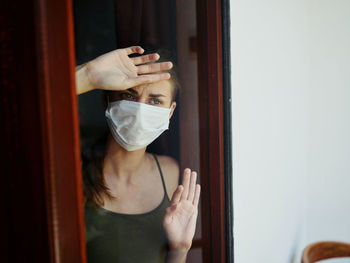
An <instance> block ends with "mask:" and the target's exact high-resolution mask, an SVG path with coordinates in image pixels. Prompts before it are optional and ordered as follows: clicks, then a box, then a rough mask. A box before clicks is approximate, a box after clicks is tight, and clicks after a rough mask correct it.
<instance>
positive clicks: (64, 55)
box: [38, 0, 86, 262]
mask: <svg viewBox="0 0 350 263" xmlns="http://www.w3.org/2000/svg"><path fill="white" fill-rule="evenodd" d="M38 14H39V23H38V24H39V31H40V33H39V34H38V38H39V40H40V42H39V43H40V44H39V45H40V48H41V50H42V53H41V54H42V56H41V57H40V65H42V68H41V69H42V73H43V74H42V76H43V79H42V82H41V84H42V86H41V89H40V90H41V103H42V104H41V114H42V119H43V124H44V125H45V127H43V130H44V131H45V132H46V133H45V136H46V140H47V142H46V144H45V145H46V148H45V156H47V158H46V160H45V161H46V162H45V165H46V166H45V168H46V172H47V173H48V174H49V176H48V178H47V180H46V185H47V206H48V218H49V223H50V234H51V238H50V241H51V248H52V249H53V251H52V254H53V255H54V261H55V262H85V261H86V252H85V229H84V217H83V194H82V176H81V167H80V166H81V161H80V144H79V128H78V127H79V124H78V110H77V95H76V91H75V78H74V76H75V54H74V38H73V17H72V15H73V10H72V3H71V1H70V0H52V1H44V0H40V3H39V8H38Z"/></svg>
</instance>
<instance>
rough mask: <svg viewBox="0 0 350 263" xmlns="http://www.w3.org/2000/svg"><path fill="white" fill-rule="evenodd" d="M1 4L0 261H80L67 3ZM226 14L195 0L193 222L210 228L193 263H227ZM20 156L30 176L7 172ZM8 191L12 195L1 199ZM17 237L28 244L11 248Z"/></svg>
mask: <svg viewBox="0 0 350 263" xmlns="http://www.w3.org/2000/svg"><path fill="white" fill-rule="evenodd" d="M3 3H4V5H5V8H3V9H2V10H3V11H1V12H2V13H1V16H0V18H1V19H2V22H3V23H2V28H1V32H2V33H3V34H2V39H1V40H2V42H1V43H2V45H3V47H4V49H3V50H2V52H1V58H2V59H5V60H4V61H6V63H7V64H4V63H3V64H1V68H2V73H1V78H2V81H3V82H2V83H3V89H2V91H1V96H2V99H3V102H4V103H2V105H1V113H2V114H1V117H2V120H3V121H4V123H5V125H4V126H2V128H1V131H4V132H5V133H6V136H5V137H3V138H2V139H3V140H2V143H3V145H4V148H3V152H2V155H3V156H2V157H3V158H2V162H3V165H4V167H5V174H8V173H11V177H9V179H8V178H7V179H6V180H5V184H4V186H3V187H2V190H3V193H2V194H3V195H4V197H7V198H8V199H9V200H8V202H7V204H8V205H7V208H6V209H5V210H4V211H5V213H6V215H5V216H4V217H3V218H5V225H6V226H7V228H6V229H7V230H6V231H7V234H8V235H7V236H8V238H7V239H6V241H7V242H6V246H4V247H5V249H7V252H5V253H4V254H3V255H4V257H5V262H6V261H7V260H6V259H8V260H9V259H11V260H9V261H11V262H24V261H23V258H21V257H17V256H14V255H13V254H12V252H14V250H13V249H12V248H13V247H14V246H15V247H16V250H18V249H19V250H24V251H27V255H26V258H27V259H28V260H29V261H35V262H57V263H59V262H65V263H66V262H74V263H76V262H82V263H85V262H86V251H85V229H84V214H83V210H84V209H83V192H82V176H81V160H80V145H79V140H80V139H79V121H78V109H77V96H76V92H75V83H74V82H75V53H74V32H73V28H74V27H73V10H72V6H73V5H72V0H50V1H45V0H32V1H25V4H23V3H22V2H21V4H19V1H18V3H15V1H14V0H12V1H11V0H5V1H4V2H3ZM227 9H228V0H207V1H202V0H197V25H201V26H198V32H197V41H198V43H199V45H198V76H199V77H198V85H199V87H200V89H199V104H200V108H199V111H200V116H201V117H200V124H199V125H200V149H201V156H200V162H201V167H200V170H201V184H202V189H203V192H205V193H206V194H204V195H202V197H203V198H202V225H208V226H210V227H209V228H208V229H205V230H204V229H203V230H204V231H202V234H203V238H202V244H201V246H202V247H203V256H204V261H203V262H233V258H232V249H233V247H232V245H233V239H232V232H231V231H232V202H231V201H232V194H231V190H230V189H231V186H230V184H231V179H230V178H231V160H232V159H231V145H230V142H231V139H230V137H231V133H230V132H231V130H230V118H231V114H230V95H229V77H228V75H229V70H228V67H229V57H227V55H229V46H228V40H227V39H226V40H225V39H224V38H225V37H226V36H225V35H224V36H223V35H222V32H223V28H224V30H225V32H227V30H228V24H227V23H228V18H227V17H228V10H227ZM18 14H19V15H18ZM222 17H224V20H222ZM225 17H226V18H225ZM225 19H226V20H225ZM203 25H204V26H203ZM16 30H17V31H16ZM25 30H26V32H27V33H24V31H25ZM28 30H29V31H28ZM223 39H224V40H225V41H224V43H223ZM18 41H26V43H27V44H28V45H27V46H29V47H30V48H32V50H31V52H26V51H23V48H24V45H23V44H21V43H20V42H18ZM3 43H5V44H3ZM223 52H224V53H225V58H224V59H223ZM22 53H23V54H25V55H24V56H19V55H17V56H16V54H22ZM9 65H10V66H9ZM18 65H24V66H26V72H17V71H16V70H17V68H18V67H19V66H18ZM223 66H224V67H223ZM223 70H224V71H225V72H224V73H225V74H223ZM20 73H21V74H22V73H23V74H22V75H20ZM21 78H26V81H27V83H29V84H27V86H28V88H24V87H25V82H24V81H23V79H21ZM28 99H29V100H30V103H27V104H26V101H28ZM23 105H24V106H26V107H24V106H23ZM23 108H25V109H27V111H26V112H23ZM14 112H15V113H17V115H16V114H15V115H14ZM26 113H27V114H31V117H32V118H31V122H29V121H28V117H26V115H25V114H26ZM22 118H23V119H27V121H26V122H27V124H28V125H29V126H30V127H28V129H27V130H23V127H22V126H23V125H22V124H21V123H23V119H22ZM28 130H29V132H28ZM16 142H25V143H24V144H22V145H17V144H16ZM62 142H64V143H62ZM23 155H29V156H30V157H28V158H24V159H23V160H22V161H21V166H22V167H24V168H25V169H29V171H30V172H28V174H27V176H26V177H25V176H24V174H23V170H21V169H20V168H18V167H17V166H18V158H19V157H23ZM28 188H29V190H28ZM9 189H19V190H22V191H18V192H17V193H16V195H11V194H9V192H10V190H9ZM5 200H6V198H5ZM23 203H24V204H25V206H26V209H25V210H23ZM14 207H20V208H22V209H18V210H16V209H13V208H14ZM23 211H29V212H30V215H27V219H26V220H29V222H30V223H31V225H30V226H28V225H27V226H23V227H18V225H21V223H23V218H21V216H22V212H23ZM24 224H25V223H24ZM24 235H26V236H27V239H26V240H27V241H29V242H18V240H19V239H20V238H21V237H22V236H24ZM30 241H32V242H30ZM11 251H12V252H11ZM43 251H44V252H43ZM17 258H18V259H17Z"/></svg>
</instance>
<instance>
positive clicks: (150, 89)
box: [109, 80, 173, 108]
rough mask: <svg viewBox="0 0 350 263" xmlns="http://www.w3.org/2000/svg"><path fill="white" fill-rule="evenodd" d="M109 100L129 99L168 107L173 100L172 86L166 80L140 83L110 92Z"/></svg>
mask: <svg viewBox="0 0 350 263" xmlns="http://www.w3.org/2000/svg"><path fill="white" fill-rule="evenodd" d="M109 100H110V101H117V100H130V101H135V102H140V103H145V104H149V105H152V106H157V107H163V108H169V107H170V106H171V105H172V102H173V87H172V86H171V82H170V81H168V80H162V81H159V82H155V83H151V84H142V85H140V86H136V87H133V88H130V89H127V90H122V91H115V92H111V93H110V95H109Z"/></svg>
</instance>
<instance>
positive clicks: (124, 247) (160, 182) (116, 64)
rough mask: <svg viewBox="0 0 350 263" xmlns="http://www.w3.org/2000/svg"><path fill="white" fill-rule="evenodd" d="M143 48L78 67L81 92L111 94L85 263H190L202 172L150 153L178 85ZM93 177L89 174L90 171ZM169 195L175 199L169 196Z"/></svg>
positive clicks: (90, 200)
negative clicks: (108, 132) (86, 262)
mask: <svg viewBox="0 0 350 263" xmlns="http://www.w3.org/2000/svg"><path fill="white" fill-rule="evenodd" d="M132 53H138V54H142V53H143V49H142V48H140V47H131V48H127V49H121V50H116V51H113V52H111V53H108V54H106V55H103V56H101V57H99V58H97V59H95V60H93V61H91V62H89V63H87V64H85V65H83V66H80V67H79V68H78V69H77V72H76V76H77V93H78V94H81V93H83V92H86V91H89V90H92V89H104V90H107V92H106V98H107V109H106V118H107V123H108V126H109V128H110V132H111V136H109V138H108V140H107V146H106V151H105V152H104V156H103V158H101V160H100V162H99V165H100V166H99V167H100V169H98V168H96V167H98V165H97V166H96V165H95V166H91V167H90V170H89V172H90V178H89V180H85V182H86V183H85V193H86V199H87V203H86V209H85V220H86V229H87V254H88V262H89V263H91V262H101V263H105V262H114V263H116V262H164V260H165V255H166V254H167V257H166V261H167V262H185V260H186V255H187V252H188V250H189V249H190V247H191V244H192V239H193V236H194V231H195V225H196V219H197V214H198V201H199V195H200V186H199V185H197V184H196V177H197V174H196V173H195V172H191V170H190V169H185V170H184V172H183V178H182V184H181V185H179V186H178V180H179V167H178V165H177V163H176V161H174V160H173V159H172V158H170V157H167V156H156V155H152V154H149V153H147V152H146V147H147V145H148V144H150V143H151V142H152V141H153V140H154V139H156V138H157V137H158V136H159V135H160V134H161V133H162V132H163V131H164V130H166V129H167V128H168V124H169V119H170V118H171V116H172V114H173V112H174V110H175V108H176V102H175V101H174V98H175V95H176V83H175V82H174V80H173V79H171V76H170V74H169V73H164V72H163V71H164V70H169V69H171V67H172V64H171V63H170V62H163V63H152V64H146V63H149V62H154V61H156V60H158V59H159V56H158V54H151V55H146V56H139V57H134V58H130V57H129V56H128V55H130V54H132ZM88 174H89V173H88ZM169 197H171V199H170V198H169Z"/></svg>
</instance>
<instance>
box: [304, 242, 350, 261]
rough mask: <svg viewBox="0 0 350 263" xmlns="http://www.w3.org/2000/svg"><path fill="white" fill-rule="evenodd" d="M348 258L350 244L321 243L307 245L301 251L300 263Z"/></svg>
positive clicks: (349, 255)
mask: <svg viewBox="0 0 350 263" xmlns="http://www.w3.org/2000/svg"><path fill="white" fill-rule="evenodd" d="M338 257H350V244H348V243H342V242H334V241H323V242H317V243H313V244H310V245H308V246H307V247H306V248H305V249H304V251H303V257H302V259H301V262H302V263H314V262H316V261H319V260H322V259H327V258H338Z"/></svg>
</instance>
